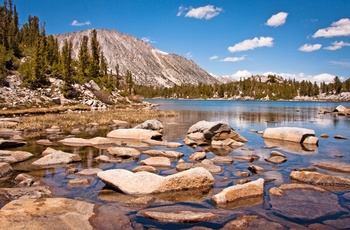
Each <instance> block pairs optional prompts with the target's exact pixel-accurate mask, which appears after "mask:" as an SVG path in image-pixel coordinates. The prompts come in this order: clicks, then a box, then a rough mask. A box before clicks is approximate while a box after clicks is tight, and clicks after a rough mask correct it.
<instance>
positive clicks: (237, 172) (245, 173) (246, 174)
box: [234, 171, 250, 177]
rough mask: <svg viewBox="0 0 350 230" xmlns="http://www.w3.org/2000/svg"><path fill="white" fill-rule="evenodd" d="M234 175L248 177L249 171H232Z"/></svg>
mask: <svg viewBox="0 0 350 230" xmlns="http://www.w3.org/2000/svg"><path fill="white" fill-rule="evenodd" d="M234 175H235V176H236V177H249V176H250V174H249V172H241V171H236V172H234Z"/></svg>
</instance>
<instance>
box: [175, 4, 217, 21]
mask: <svg viewBox="0 0 350 230" xmlns="http://www.w3.org/2000/svg"><path fill="white" fill-rule="evenodd" d="M185 10H187V8H186V7H183V6H180V7H179V12H178V13H177V16H180V15H182V14H183V12H184V11H185ZM221 11H222V8H219V7H214V6H212V5H206V6H201V7H198V8H192V7H191V8H190V10H189V11H188V12H187V13H186V14H185V17H188V18H196V19H206V20H209V19H212V18H213V17H215V16H218V15H219V14H220V12H221Z"/></svg>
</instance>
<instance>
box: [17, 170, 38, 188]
mask: <svg viewBox="0 0 350 230" xmlns="http://www.w3.org/2000/svg"><path fill="white" fill-rule="evenodd" d="M13 182H14V183H15V184H16V186H17V187H30V186H31V185H32V184H33V183H34V177H32V176H31V175H28V174H26V173H21V174H18V175H17V176H16V178H15V179H14V180H13Z"/></svg>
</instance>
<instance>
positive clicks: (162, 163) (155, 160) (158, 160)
mask: <svg viewBox="0 0 350 230" xmlns="http://www.w3.org/2000/svg"><path fill="white" fill-rule="evenodd" d="M140 164H141V165H150V166H154V167H170V166H171V160H170V159H169V158H167V157H149V158H147V159H145V160H142V161H140Z"/></svg>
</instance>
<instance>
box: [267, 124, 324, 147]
mask: <svg viewBox="0 0 350 230" xmlns="http://www.w3.org/2000/svg"><path fill="white" fill-rule="evenodd" d="M263 138H266V139H273V140H281V141H291V142H297V143H306V144H315V145H317V144H318V138H317V137H315V131H314V130H311V129H305V128H298V127H277V128H267V129H265V131H264V134H263Z"/></svg>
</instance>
